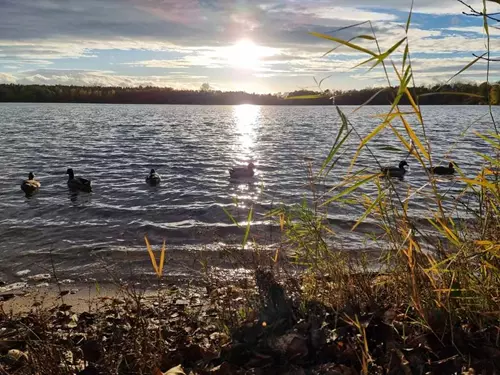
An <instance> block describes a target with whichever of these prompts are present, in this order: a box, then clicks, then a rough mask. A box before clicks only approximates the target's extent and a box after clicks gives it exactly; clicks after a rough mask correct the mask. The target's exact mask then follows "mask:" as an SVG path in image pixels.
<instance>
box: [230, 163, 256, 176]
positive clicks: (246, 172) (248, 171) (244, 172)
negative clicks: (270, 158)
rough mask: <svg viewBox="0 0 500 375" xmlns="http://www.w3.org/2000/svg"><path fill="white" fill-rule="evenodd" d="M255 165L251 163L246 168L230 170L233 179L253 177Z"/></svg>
mask: <svg viewBox="0 0 500 375" xmlns="http://www.w3.org/2000/svg"><path fill="white" fill-rule="evenodd" d="M254 168H255V165H254V164H253V163H252V162H250V163H248V165H247V166H246V167H234V168H230V169H229V176H230V177H231V178H241V177H253V175H254V171H253V170H254Z"/></svg>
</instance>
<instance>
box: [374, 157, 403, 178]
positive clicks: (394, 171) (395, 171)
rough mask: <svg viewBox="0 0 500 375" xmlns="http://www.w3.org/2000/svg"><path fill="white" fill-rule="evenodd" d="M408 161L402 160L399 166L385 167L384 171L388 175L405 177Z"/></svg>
mask: <svg viewBox="0 0 500 375" xmlns="http://www.w3.org/2000/svg"><path fill="white" fill-rule="evenodd" d="M407 165H408V163H407V162H406V161H404V160H403V161H401V162H400V163H399V166H398V167H383V168H381V171H382V173H383V174H384V175H385V176H386V177H400V178H401V177H403V176H404V175H405V173H406V169H405V166H407Z"/></svg>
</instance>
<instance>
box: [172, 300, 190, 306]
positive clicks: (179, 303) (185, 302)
mask: <svg viewBox="0 0 500 375" xmlns="http://www.w3.org/2000/svg"><path fill="white" fill-rule="evenodd" d="M175 304H176V305H177V306H186V305H188V304H189V301H187V300H185V299H178V300H176V301H175Z"/></svg>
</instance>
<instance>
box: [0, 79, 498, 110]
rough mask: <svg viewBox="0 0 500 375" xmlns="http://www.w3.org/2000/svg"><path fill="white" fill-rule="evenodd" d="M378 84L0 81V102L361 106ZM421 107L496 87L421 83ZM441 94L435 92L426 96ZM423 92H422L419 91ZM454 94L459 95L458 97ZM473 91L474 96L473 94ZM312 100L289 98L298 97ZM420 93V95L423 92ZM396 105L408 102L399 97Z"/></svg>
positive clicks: (489, 94) (483, 100)
mask: <svg viewBox="0 0 500 375" xmlns="http://www.w3.org/2000/svg"><path fill="white" fill-rule="evenodd" d="M380 90H382V88H380V87H378V88H366V89H362V90H347V91H345V90H325V91H309V90H298V91H294V92H291V93H286V94H282V93H279V94H250V93H246V92H241V91H217V90H212V89H210V86H209V85H208V84H203V85H202V87H201V88H200V90H176V89H173V88H169V87H99V86H92V87H90V86H62V85H55V86H46V85H16V84H0V102H55V103H124V104H212V105H218V104H226V105H227V104H229V105H233V104H245V103H247V104H259V105H331V104H332V97H333V98H335V104H339V105H360V104H363V103H365V102H366V101H368V100H369V99H370V98H372V97H373V96H374V95H375V94H376V93H377V92H379V91H380ZM412 91H413V93H414V94H416V95H418V96H419V103H420V104H422V105H447V104H452V105H453V104H487V102H488V100H489V101H490V103H491V104H495V105H497V104H499V101H500V100H499V97H500V89H499V85H498V83H497V84H493V85H491V84H490V85H488V84H487V83H486V82H484V83H481V84H476V83H453V84H446V85H442V86H441V85H436V86H420V87H417V88H415V89H412ZM436 92H439V94H438V95H425V94H431V93H436ZM396 93H397V88H394V89H385V90H383V91H382V92H380V93H379V94H378V95H376V96H375V97H373V98H372V100H371V101H370V104H371V105H387V104H389V103H391V102H392V99H393V98H394V96H395V95H396ZM423 94H424V95H423ZM457 94H458V95H457ZM471 94H472V95H471ZM312 95H314V96H317V97H316V98H302V99H291V98H293V97H298V96H312ZM422 95H423V96H422ZM400 104H408V101H407V98H406V96H403V98H402V99H401V102H400Z"/></svg>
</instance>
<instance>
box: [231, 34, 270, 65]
mask: <svg viewBox="0 0 500 375" xmlns="http://www.w3.org/2000/svg"><path fill="white" fill-rule="evenodd" d="M271 55H273V52H272V50H271V49H270V48H266V47H262V46H259V45H257V44H255V43H254V42H252V41H251V40H248V39H242V40H240V41H238V42H237V43H236V44H234V45H232V46H230V47H227V50H226V58H227V61H228V63H229V64H230V65H232V66H234V67H236V68H240V69H257V68H259V67H260V66H261V64H262V58H263V57H266V56H271Z"/></svg>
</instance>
